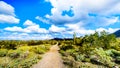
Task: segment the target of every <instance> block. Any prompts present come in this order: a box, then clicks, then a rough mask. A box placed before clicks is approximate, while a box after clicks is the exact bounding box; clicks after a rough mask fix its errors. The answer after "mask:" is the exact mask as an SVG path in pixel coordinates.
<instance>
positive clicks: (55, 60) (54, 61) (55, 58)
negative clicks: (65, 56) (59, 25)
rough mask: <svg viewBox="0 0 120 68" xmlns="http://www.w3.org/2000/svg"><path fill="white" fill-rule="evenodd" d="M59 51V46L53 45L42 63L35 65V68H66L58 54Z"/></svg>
mask: <svg viewBox="0 0 120 68" xmlns="http://www.w3.org/2000/svg"><path fill="white" fill-rule="evenodd" d="M59 49H60V48H59V47H58V45H57V44H56V45H53V46H52V47H51V48H50V50H49V51H48V52H47V53H45V54H44V55H43V57H42V59H41V60H40V62H38V64H36V65H34V66H33V68H64V64H63V61H62V59H61V55H60V53H59V52H58V50H59Z"/></svg>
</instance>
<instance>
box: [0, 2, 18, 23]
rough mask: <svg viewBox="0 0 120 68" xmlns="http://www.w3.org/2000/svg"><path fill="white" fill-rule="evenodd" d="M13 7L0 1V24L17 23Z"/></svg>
mask: <svg viewBox="0 0 120 68" xmlns="http://www.w3.org/2000/svg"><path fill="white" fill-rule="evenodd" d="M14 12H15V10H14V7H13V6H11V5H10V4H7V3H6V2H4V1H0V23H16V24H17V23H19V21H20V20H19V19H18V18H16V15H15V13H14Z"/></svg>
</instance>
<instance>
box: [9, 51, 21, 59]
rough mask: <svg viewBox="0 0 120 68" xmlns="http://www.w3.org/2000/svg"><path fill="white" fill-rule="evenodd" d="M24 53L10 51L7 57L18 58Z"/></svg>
mask: <svg viewBox="0 0 120 68" xmlns="http://www.w3.org/2000/svg"><path fill="white" fill-rule="evenodd" d="M22 53H23V52H22V51H20V50H9V51H8V54H7V55H8V56H9V57H11V58H18V57H20V55H21V54H22Z"/></svg>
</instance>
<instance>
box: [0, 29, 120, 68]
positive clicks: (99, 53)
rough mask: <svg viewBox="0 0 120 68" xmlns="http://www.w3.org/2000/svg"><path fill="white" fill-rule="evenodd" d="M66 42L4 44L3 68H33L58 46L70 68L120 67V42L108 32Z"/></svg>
mask: <svg viewBox="0 0 120 68" xmlns="http://www.w3.org/2000/svg"><path fill="white" fill-rule="evenodd" d="M73 37H74V38H73V39H63V40H30V41H18V40H9V41H8V40H1V41H0V61H2V62H0V68H30V67H31V66H32V65H34V64H36V63H37V62H38V61H39V60H40V59H41V56H42V55H43V54H44V53H46V52H47V51H48V50H49V48H50V47H51V45H53V44H55V43H56V42H59V47H60V53H61V55H62V59H63V61H64V64H65V66H66V67H67V68H112V67H114V66H117V67H120V39H119V38H116V37H115V35H113V34H108V33H106V32H105V31H103V32H101V33H98V32H95V33H94V34H91V35H85V36H84V37H76V34H75V33H74V35H73Z"/></svg>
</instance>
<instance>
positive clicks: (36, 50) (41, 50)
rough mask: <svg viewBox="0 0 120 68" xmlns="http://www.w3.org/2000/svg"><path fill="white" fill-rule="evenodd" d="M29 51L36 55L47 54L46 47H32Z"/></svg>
mask: <svg viewBox="0 0 120 68" xmlns="http://www.w3.org/2000/svg"><path fill="white" fill-rule="evenodd" d="M29 51H30V52H34V53H36V54H44V53H45V52H46V49H45V48H44V47H40V46H37V47H32V48H31V49H30V50H29Z"/></svg>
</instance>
